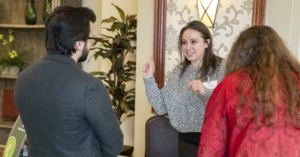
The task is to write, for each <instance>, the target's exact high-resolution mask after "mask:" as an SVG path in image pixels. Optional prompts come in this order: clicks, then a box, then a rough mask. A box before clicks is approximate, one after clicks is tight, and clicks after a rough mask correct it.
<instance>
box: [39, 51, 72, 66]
mask: <svg viewBox="0 0 300 157" xmlns="http://www.w3.org/2000/svg"><path fill="white" fill-rule="evenodd" d="M44 58H45V59H52V60H56V61H59V62H63V63H67V64H74V65H76V62H75V61H74V60H73V59H72V58H71V56H68V55H64V54H59V53H55V52H54V53H53V52H47V54H46V55H45V57H44Z"/></svg>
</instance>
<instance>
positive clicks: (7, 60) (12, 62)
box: [0, 29, 27, 75]
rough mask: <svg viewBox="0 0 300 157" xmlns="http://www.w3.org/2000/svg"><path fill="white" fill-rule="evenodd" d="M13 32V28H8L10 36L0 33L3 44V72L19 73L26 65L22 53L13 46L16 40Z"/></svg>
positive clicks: (0, 57) (1, 55)
mask: <svg viewBox="0 0 300 157" xmlns="http://www.w3.org/2000/svg"><path fill="white" fill-rule="evenodd" d="M13 33H14V31H13V30H11V29H8V37H5V36H4V34H0V45H2V47H1V51H0V52H1V53H0V67H1V68H0V70H1V74H10V75H17V74H18V73H19V71H20V69H22V68H23V66H24V65H25V63H24V61H23V60H22V58H21V56H20V53H18V52H17V50H16V49H14V48H13V47H14V45H15V42H16V40H15V37H14V35H13ZM25 51H27V50H25Z"/></svg>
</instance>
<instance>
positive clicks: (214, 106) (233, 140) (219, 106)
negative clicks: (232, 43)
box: [198, 72, 300, 157]
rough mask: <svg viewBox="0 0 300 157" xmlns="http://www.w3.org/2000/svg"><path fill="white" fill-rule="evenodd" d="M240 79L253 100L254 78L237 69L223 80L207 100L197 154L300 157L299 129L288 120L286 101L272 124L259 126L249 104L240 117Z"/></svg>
mask: <svg viewBox="0 0 300 157" xmlns="http://www.w3.org/2000/svg"><path fill="white" fill-rule="evenodd" d="M240 80H242V81H243V83H245V84H246V86H245V87H244V88H243V90H242V92H243V93H244V96H245V97H249V100H253V95H251V94H250V90H251V81H252V80H251V79H246V75H245V74H243V75H240V72H235V73H233V74H231V75H229V76H227V77H225V78H224V79H223V81H222V82H220V84H219V85H218V86H217V87H216V89H215V90H214V92H213V94H212V95H211V97H210V99H209V101H208V104H207V108H206V112H205V119H204V124H203V128H202V133H201V140H200V145H199V150H198V157H300V130H297V129H296V128H295V127H294V126H293V124H291V123H287V122H286V115H285V104H284V101H280V102H278V106H277V108H276V111H275V122H274V124H273V125H272V126H269V127H268V126H266V125H264V123H262V122H261V123H260V127H258V125H257V124H256V122H255V121H254V120H253V119H252V114H253V113H252V111H251V109H250V108H249V107H248V106H247V105H244V108H243V110H242V113H241V114H240V115H238V117H237V115H236V109H237V106H238V99H239V97H238V93H237V90H236V89H237V85H238V82H239V81H240ZM298 87H299V88H300V81H299V80H298ZM259 119H261V117H259ZM237 121H238V124H239V125H237Z"/></svg>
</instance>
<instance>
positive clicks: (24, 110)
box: [14, 6, 123, 157]
mask: <svg viewBox="0 0 300 157" xmlns="http://www.w3.org/2000/svg"><path fill="white" fill-rule="evenodd" d="M95 21H96V16H95V14H94V12H93V11H92V10H91V9H89V8H85V7H80V8H74V7H70V6H61V7H57V8H56V9H55V10H54V11H53V13H52V14H51V15H50V16H49V17H48V19H47V20H46V23H45V25H46V28H45V33H46V40H45V45H46V49H47V54H46V55H45V57H44V58H42V59H41V60H40V61H38V62H36V63H34V64H32V65H31V66H30V67H28V68H27V69H25V70H24V71H23V72H22V73H21V74H20V75H19V76H18V79H17V82H16V86H15V93H14V96H15V102H16V105H17V108H18V110H19V112H20V116H21V118H22V121H23V123H24V126H25V129H26V133H27V137H28V144H29V156H30V157H116V156H117V155H118V154H119V152H120V151H121V149H122V145H123V134H122V132H121V130H120V127H119V124H118V122H117V119H116V117H115V114H114V112H113V111H112V103H111V100H110V97H109V95H108V92H107V90H106V88H105V87H104V85H103V84H102V83H101V81H99V79H97V78H95V77H93V76H91V75H89V74H87V73H85V72H83V71H82V70H81V69H79V68H78V67H77V64H76V63H77V62H82V61H84V60H86V58H87V55H88V52H89V49H90V46H91V41H90V39H91V36H92V26H93V23H94V22H95Z"/></svg>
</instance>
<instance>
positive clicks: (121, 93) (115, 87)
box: [91, 4, 137, 122]
mask: <svg viewBox="0 0 300 157" xmlns="http://www.w3.org/2000/svg"><path fill="white" fill-rule="evenodd" d="M112 5H113V6H114V7H115V8H116V9H117V11H118V13H119V16H120V20H119V19H117V18H115V17H113V16H112V17H110V18H107V19H104V20H102V23H108V24H111V25H110V27H109V28H104V29H106V30H107V31H109V32H110V34H109V35H107V34H101V35H100V36H99V37H96V38H95V42H94V47H93V48H92V50H95V54H94V55H93V58H94V59H95V60H97V58H98V57H102V58H103V59H108V60H109V61H110V62H111V67H110V69H109V70H108V72H104V71H95V72H91V74H92V75H94V76H96V77H98V78H99V79H101V80H102V81H103V82H104V84H105V85H106V88H107V89H108V91H109V94H110V95H111V98H112V103H113V108H114V110H115V111H116V116H117V118H118V120H119V121H120V122H121V116H122V114H123V113H127V112H128V111H129V110H132V111H134V108H135V107H134V106H135V88H131V89H127V88H126V83H128V82H131V81H135V71H136V62H135V61H132V60H130V59H128V58H126V57H127V56H128V54H129V53H132V54H135V50H136V46H135V43H136V27H137V19H136V15H125V13H124V11H123V10H122V9H121V8H119V7H118V6H116V5H114V4H112ZM133 115H134V112H133V113H131V114H127V117H130V116H133Z"/></svg>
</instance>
